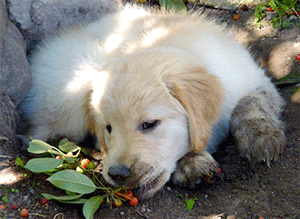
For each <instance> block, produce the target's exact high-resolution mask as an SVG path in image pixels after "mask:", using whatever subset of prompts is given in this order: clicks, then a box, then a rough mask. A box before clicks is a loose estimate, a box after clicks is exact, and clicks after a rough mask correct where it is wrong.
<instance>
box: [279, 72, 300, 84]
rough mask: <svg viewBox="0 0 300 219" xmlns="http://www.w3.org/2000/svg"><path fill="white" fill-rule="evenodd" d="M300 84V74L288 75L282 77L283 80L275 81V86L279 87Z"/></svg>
mask: <svg viewBox="0 0 300 219" xmlns="http://www.w3.org/2000/svg"><path fill="white" fill-rule="evenodd" d="M298 83H300V73H296V72H293V73H290V74H288V75H286V76H284V77H283V78H280V79H278V80H277V81H275V84H276V85H280V84H298Z"/></svg>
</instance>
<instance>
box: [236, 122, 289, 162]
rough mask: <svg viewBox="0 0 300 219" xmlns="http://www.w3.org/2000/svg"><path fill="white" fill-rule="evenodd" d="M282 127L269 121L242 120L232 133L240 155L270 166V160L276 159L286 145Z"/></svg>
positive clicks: (278, 123) (279, 123)
mask: <svg viewBox="0 0 300 219" xmlns="http://www.w3.org/2000/svg"><path fill="white" fill-rule="evenodd" d="M282 126H283V125H282V124H281V122H275V121H273V120H271V119H248V120H242V121H241V124H240V126H239V129H237V130H235V133H234V135H235V137H236V139H237V143H238V148H239V151H240V154H241V155H242V156H245V157H247V158H248V159H249V160H254V161H258V162H260V161H264V162H266V163H267V165H268V166H270V162H271V160H277V159H278V157H279V155H280V154H281V153H282V151H283V149H284V146H285V144H286V137H285V134H284V131H283V127H282Z"/></svg>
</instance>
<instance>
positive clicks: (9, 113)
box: [0, 0, 31, 155]
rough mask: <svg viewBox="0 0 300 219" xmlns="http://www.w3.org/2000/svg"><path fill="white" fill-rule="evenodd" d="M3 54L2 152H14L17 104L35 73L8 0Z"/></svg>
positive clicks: (0, 15) (0, 1) (0, 42)
mask: <svg viewBox="0 0 300 219" xmlns="http://www.w3.org/2000/svg"><path fill="white" fill-rule="evenodd" d="M0 57H1V58H0V127H1V129H0V154H6V155H10V154H11V153H14V154H15V152H17V151H18V150H16V147H17V145H18V144H17V140H16V130H17V124H18V121H19V115H18V112H17V109H16V106H17V105H18V104H19V103H20V102H21V101H22V98H23V97H24V96H25V94H26V93H27V92H28V91H29V88H30V85H31V74H30V68H29V64H28V61H27V58H26V45H25V43H24V41H23V37H22V35H21V33H20V32H19V30H18V29H17V27H16V26H15V25H14V24H13V23H11V22H10V21H9V19H8V17H7V12H6V5H5V1H4V0H0Z"/></svg>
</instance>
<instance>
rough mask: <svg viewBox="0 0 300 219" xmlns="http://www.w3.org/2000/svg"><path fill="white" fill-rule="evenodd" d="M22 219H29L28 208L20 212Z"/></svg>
mask: <svg viewBox="0 0 300 219" xmlns="http://www.w3.org/2000/svg"><path fill="white" fill-rule="evenodd" d="M20 215H21V217H22V218H27V217H28V216H29V212H28V210H27V209H26V208H24V209H22V210H21V212H20Z"/></svg>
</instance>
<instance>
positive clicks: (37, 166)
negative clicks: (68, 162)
mask: <svg viewBox="0 0 300 219" xmlns="http://www.w3.org/2000/svg"><path fill="white" fill-rule="evenodd" d="M62 163H63V160H58V159H55V158H34V159H31V160H29V161H28V162H27V164H26V165H25V168H27V169H28V170H30V171H32V172H34V173H41V172H47V171H50V170H52V169H55V168H57V167H59V166H60V165H62Z"/></svg>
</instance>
